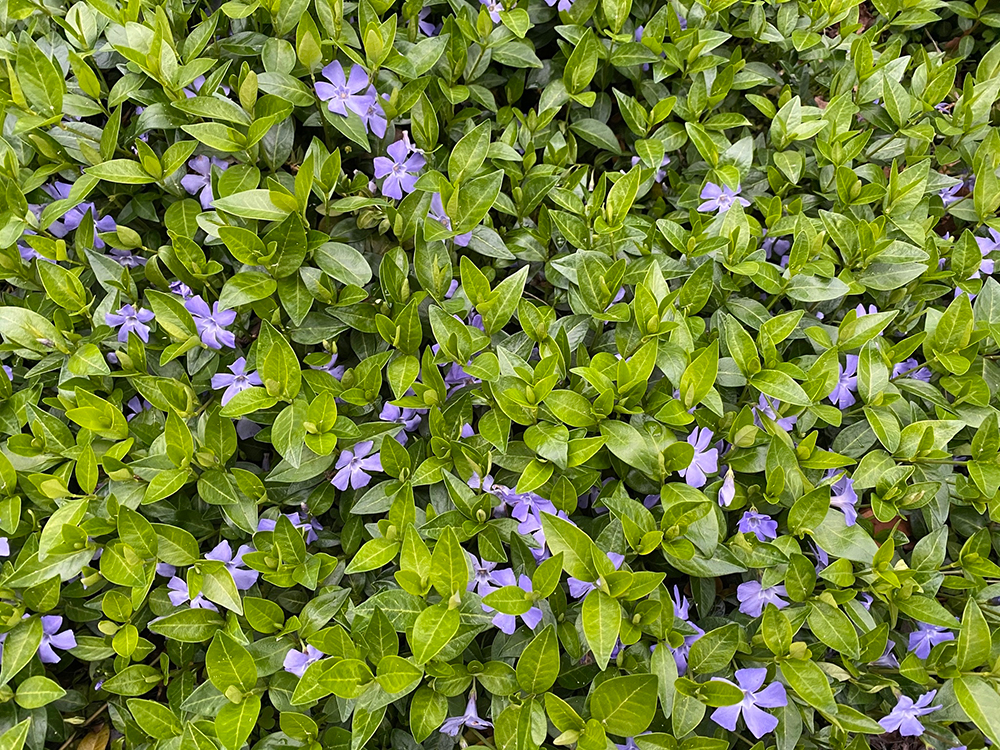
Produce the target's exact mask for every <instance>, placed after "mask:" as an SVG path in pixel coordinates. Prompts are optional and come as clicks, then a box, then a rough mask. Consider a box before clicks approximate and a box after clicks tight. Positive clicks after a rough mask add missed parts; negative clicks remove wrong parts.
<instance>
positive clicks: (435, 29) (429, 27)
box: [417, 6, 441, 36]
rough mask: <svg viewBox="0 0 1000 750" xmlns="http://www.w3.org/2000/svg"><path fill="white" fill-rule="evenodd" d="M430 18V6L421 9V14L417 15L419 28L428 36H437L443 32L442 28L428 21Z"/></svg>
mask: <svg viewBox="0 0 1000 750" xmlns="http://www.w3.org/2000/svg"><path fill="white" fill-rule="evenodd" d="M430 16H431V9H430V6H425V7H423V8H421V9H420V12H419V13H417V28H418V29H420V31H421V32H422V33H423V34H426V35H427V36H437V35H438V33H440V31H441V27H440V26H438V25H436V24H433V23H431V22H430V21H428V20H427V19H428V18H430Z"/></svg>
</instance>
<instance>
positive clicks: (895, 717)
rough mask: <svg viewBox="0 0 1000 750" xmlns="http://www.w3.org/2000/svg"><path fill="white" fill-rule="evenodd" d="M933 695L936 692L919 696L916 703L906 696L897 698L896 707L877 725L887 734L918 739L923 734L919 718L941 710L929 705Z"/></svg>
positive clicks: (922, 726) (932, 691)
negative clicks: (895, 733)
mask: <svg viewBox="0 0 1000 750" xmlns="http://www.w3.org/2000/svg"><path fill="white" fill-rule="evenodd" d="M935 695H937V690H931V691H930V692H929V693H924V694H923V695H921V696H920V697H919V698H918V699H917V702H916V703H914V702H913V698H910V697H909V696H907V695H901V696H899V700H898V701H897V702H896V707H895V708H894V709H892V711H891V712H890V713H889V714H888V715H887V716H885V717H884V718H883V719H881V720H880V721H879V724H881V725H882V728H883V729H884V730H885V731H887V732H899V733H900V734H901V735H903V736H904V737H919V736H920V735H922V734H923V733H924V725H923V724H922V723H921V721H920V718H919V717H921V716H927V714H930V713H934V712H935V711H937V710H938V709H939V708H941V706H932V705H931V701H933V700H934V696H935Z"/></svg>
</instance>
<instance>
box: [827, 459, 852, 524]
mask: <svg viewBox="0 0 1000 750" xmlns="http://www.w3.org/2000/svg"><path fill="white" fill-rule="evenodd" d="M838 474H840V472H839V471H838V470H836V469H830V470H829V471H828V472H827V473H826V476H825V477H823V479H824V480H828V479H833V478H835V477H836V476H837V475H838ZM857 502H858V493H857V492H855V491H854V480H853V479H851V478H850V477H849V476H847V475H844V476H842V477H841V478H840V479H838V480H837V481H836V482H834V483H833V485H832V486H831V488H830V507H831V508H836V509H837V510H839V511H840V512H841V513H843V514H844V520H845V522H846V523H847V525H848V526H853V525H854V524H856V523H857V522H858V511H857V510H856V509H855V507H854V506H855V505H857Z"/></svg>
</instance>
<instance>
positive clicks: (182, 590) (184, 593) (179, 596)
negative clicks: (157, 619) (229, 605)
mask: <svg viewBox="0 0 1000 750" xmlns="http://www.w3.org/2000/svg"><path fill="white" fill-rule="evenodd" d="M167 588H168V589H170V590H169V591H168V592H167V597H168V598H169V599H170V603H171V604H173V605H174V606H175V607H179V606H181V605H182V604H183V603H184V602H186V601H188V600H189V599H190V601H191V603H190V604H189V605H188V606H190V607H191V608H192V609H210V610H212V611H213V612H218V611H219V609H218V607H216V606H215V605H214V604H212V602H210V601H209V600H208V599H206V598H205V597H204V596H202V595H201V594H200V593H199V594H197V595H195V596H194V598H192V597H191V592H190V591H189V590H188V585H187V581H185V580H184V579H183V578H178V577H177V576H174V577H173V578H171V579H170V580H169V581H167Z"/></svg>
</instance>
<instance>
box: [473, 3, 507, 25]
mask: <svg viewBox="0 0 1000 750" xmlns="http://www.w3.org/2000/svg"><path fill="white" fill-rule="evenodd" d="M479 4H480V5H482V6H483V7H484V8H486V12H487V13H489V14H490V20H491V21H493V23H500V14H501V13H502V12H503V11H505V10H506V8H504V7H503V2H502V1H501V0H479Z"/></svg>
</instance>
